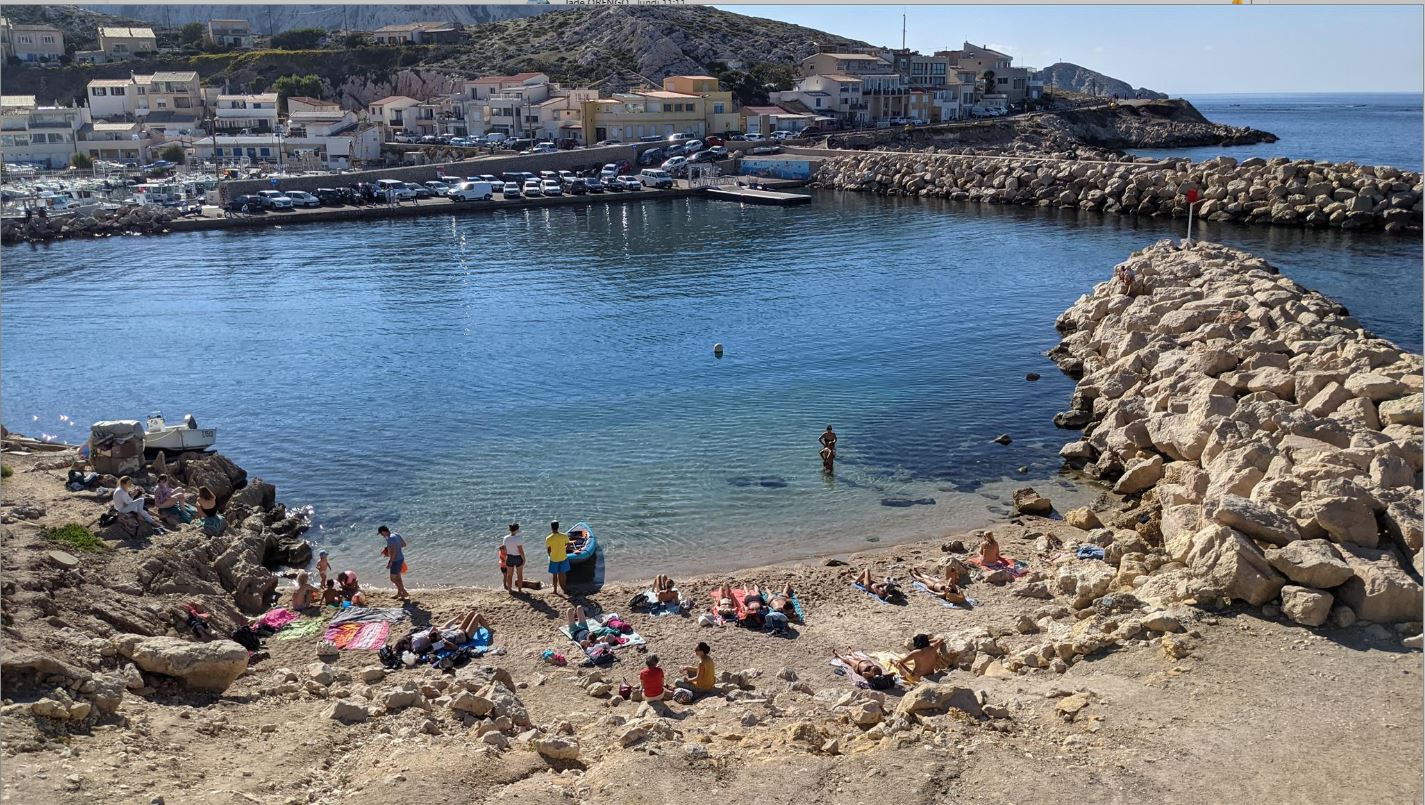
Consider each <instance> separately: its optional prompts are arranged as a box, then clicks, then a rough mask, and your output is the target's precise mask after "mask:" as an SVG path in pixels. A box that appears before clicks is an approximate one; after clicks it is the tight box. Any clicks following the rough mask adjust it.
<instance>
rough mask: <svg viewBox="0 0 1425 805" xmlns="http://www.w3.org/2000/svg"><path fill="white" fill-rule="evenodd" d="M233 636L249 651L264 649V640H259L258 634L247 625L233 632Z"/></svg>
mask: <svg viewBox="0 0 1425 805" xmlns="http://www.w3.org/2000/svg"><path fill="white" fill-rule="evenodd" d="M232 638H233V640H234V641H235V642H237V643H239V644H240V645H241V646H242V647H243V648H245V649H247V650H248V651H260V650H261V649H262V641H261V640H258V639H257V635H255V634H253V632H252V629H250V628H248V627H246V626H239V627H238V628H237V629H236V630H235V631H234V632H233V634H232Z"/></svg>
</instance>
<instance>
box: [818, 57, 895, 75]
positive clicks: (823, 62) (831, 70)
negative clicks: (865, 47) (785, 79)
mask: <svg viewBox="0 0 1425 805" xmlns="http://www.w3.org/2000/svg"><path fill="white" fill-rule="evenodd" d="M891 69H892V68H891V63H890V62H888V61H886V60H885V59H883V58H881V57H880V56H873V55H871V54H869V53H817V54H815V55H812V56H808V57H806V58H805V59H802V60H801V64H800V65H799V70H800V73H801V75H803V76H809V75H831V74H840V75H857V76H859V75H866V74H868V73H888V72H890V71H891Z"/></svg>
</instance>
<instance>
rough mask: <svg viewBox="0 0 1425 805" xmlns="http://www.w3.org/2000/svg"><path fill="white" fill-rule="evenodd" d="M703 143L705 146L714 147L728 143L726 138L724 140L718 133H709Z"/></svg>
mask: <svg viewBox="0 0 1425 805" xmlns="http://www.w3.org/2000/svg"><path fill="white" fill-rule="evenodd" d="M703 145H704V146H705V147H707V148H713V147H714V146H719V145H727V142H726V141H725V140H723V139H722V138H721V137H718V136H717V135H715V134H712V135H708V136H707V137H705V138H703Z"/></svg>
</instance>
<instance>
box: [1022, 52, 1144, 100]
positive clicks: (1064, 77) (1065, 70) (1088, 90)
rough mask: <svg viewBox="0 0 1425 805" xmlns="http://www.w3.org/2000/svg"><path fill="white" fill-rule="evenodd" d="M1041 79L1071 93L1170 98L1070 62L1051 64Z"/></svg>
mask: <svg viewBox="0 0 1425 805" xmlns="http://www.w3.org/2000/svg"><path fill="white" fill-rule="evenodd" d="M1039 77H1040V78H1042V79H1044V84H1045V86H1048V87H1056V88H1058V89H1066V90H1069V91H1071V92H1082V93H1084V94H1085V95H1102V96H1104V97H1109V96H1111V95H1117V96H1118V97H1120V98H1148V99H1165V98H1167V97H1168V96H1167V95H1165V94H1163V93H1161V92H1154V91H1153V90H1151V89H1146V88H1144V87H1138V88H1136V89H1135V88H1134V87H1133V85H1132V84H1129V83H1128V82H1127V81H1121V80H1119V79H1117V78H1113V77H1112V76H1106V75H1104V74H1103V73H1100V72H1096V71H1094V70H1090V69H1089V68H1087V67H1080V66H1079V65H1077V64H1071V63H1069V62H1062V61H1061V62H1056V63H1054V64H1051V65H1049V66H1048V67H1045V68H1044V69H1043V70H1040V71H1039Z"/></svg>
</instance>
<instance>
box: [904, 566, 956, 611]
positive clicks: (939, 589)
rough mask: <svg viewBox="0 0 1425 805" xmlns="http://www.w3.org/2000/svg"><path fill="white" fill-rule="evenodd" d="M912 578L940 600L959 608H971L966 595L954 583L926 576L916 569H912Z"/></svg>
mask: <svg viewBox="0 0 1425 805" xmlns="http://www.w3.org/2000/svg"><path fill="white" fill-rule="evenodd" d="M910 577H911V578H913V579H915V580H916V581H918V582H920V583H921V584H923V585H925V589H927V590H929V591H930V592H932V593H934V594H935V595H936V596H937V597H939V598H943V599H945V600H946V601H949V602H950V603H952V604H955V605H957V606H962V607H969V606H970V601H969V599H967V598H966V597H965V593H963V592H961V590H960V587H959V585H957V584H954V583H953V582H949V581H946V580H944V579H937V578H935V577H934V576H930V575H926V574H925V573H922V572H920V571H919V570H917V569H915V568H911V569H910Z"/></svg>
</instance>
